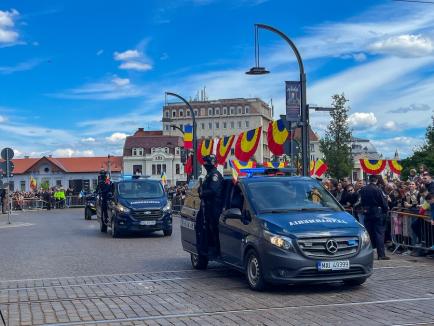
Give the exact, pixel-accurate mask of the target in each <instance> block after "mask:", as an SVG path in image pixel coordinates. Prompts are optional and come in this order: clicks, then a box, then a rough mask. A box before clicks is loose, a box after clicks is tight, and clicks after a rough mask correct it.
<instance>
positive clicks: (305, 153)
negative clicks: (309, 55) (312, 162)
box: [246, 24, 309, 176]
mask: <svg viewBox="0 0 434 326" xmlns="http://www.w3.org/2000/svg"><path fill="white" fill-rule="evenodd" d="M260 28H262V29H265V30H268V31H270V32H273V33H275V34H277V35H279V36H280V37H282V38H283V39H284V40H285V41H286V42H287V43H288V44H289V46H290V47H291V49H292V51H293V52H294V54H295V56H296V57H297V62H298V67H299V70H300V88H301V123H300V125H301V150H302V160H303V166H302V167H303V175H304V176H308V175H309V113H308V109H307V106H306V74H305V72H304V65H303V60H302V59H301V55H300V53H299V52H298V49H297V47H296V46H295V44H294V42H292V40H291V39H290V38H289V37H288V36H286V35H285V34H284V33H282V32H281V31H279V30H277V29H276V28H274V27H271V26H269V25H265V24H255V47H256V48H255V56H256V66H255V67H253V68H251V69H250V70H249V71H248V72H246V74H248V75H264V74H268V73H269V71H267V70H266V69H265V68H264V67H260V66H259V44H258V43H257V39H258V29H260ZM290 129H292V128H290ZM288 132H291V130H288ZM286 154H288V153H286Z"/></svg>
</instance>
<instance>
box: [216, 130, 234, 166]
mask: <svg viewBox="0 0 434 326" xmlns="http://www.w3.org/2000/svg"><path fill="white" fill-rule="evenodd" d="M234 140H235V136H225V137H223V138H220V139H219V141H218V143H217V151H216V152H217V153H216V154H217V155H216V158H217V163H218V164H220V165H224V164H225V162H226V159H227V157H228V155H229V153H230V152H231V148H232V144H233V143H234Z"/></svg>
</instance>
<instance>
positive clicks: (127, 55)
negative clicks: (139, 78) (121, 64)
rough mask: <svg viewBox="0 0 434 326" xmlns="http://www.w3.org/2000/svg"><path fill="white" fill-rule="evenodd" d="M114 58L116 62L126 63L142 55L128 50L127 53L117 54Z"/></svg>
mask: <svg viewBox="0 0 434 326" xmlns="http://www.w3.org/2000/svg"><path fill="white" fill-rule="evenodd" d="M113 56H114V59H115V60H116V61H125V60H130V59H135V58H139V57H140V53H139V51H137V50H127V51H125V52H115V53H114V55H113Z"/></svg>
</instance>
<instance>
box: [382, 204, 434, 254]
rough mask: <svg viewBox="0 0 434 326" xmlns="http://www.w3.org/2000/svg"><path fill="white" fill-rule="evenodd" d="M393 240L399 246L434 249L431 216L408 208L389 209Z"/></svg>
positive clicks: (433, 225) (396, 248) (433, 230)
mask: <svg viewBox="0 0 434 326" xmlns="http://www.w3.org/2000/svg"><path fill="white" fill-rule="evenodd" d="M389 216H390V223H391V236H392V242H393V244H394V245H395V250H394V252H393V253H395V252H396V251H397V250H398V249H399V248H404V249H405V248H411V249H420V250H434V224H433V220H432V218H431V216H428V215H420V214H417V212H415V211H412V210H408V209H393V210H391V211H389Z"/></svg>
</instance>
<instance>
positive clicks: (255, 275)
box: [246, 249, 267, 291]
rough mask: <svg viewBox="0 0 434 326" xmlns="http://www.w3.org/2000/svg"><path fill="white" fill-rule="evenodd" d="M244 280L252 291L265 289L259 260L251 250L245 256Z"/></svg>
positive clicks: (265, 284) (265, 285)
mask: <svg viewBox="0 0 434 326" xmlns="http://www.w3.org/2000/svg"><path fill="white" fill-rule="evenodd" d="M246 278H247V282H248V283H249V286H250V288H251V289H252V290H255V291H263V290H264V289H265V288H266V287H267V283H266V281H265V279H264V272H263V267H262V263H261V259H260V258H259V255H258V253H257V252H256V251H255V250H253V249H251V250H249V251H248V252H247V254H246Z"/></svg>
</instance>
